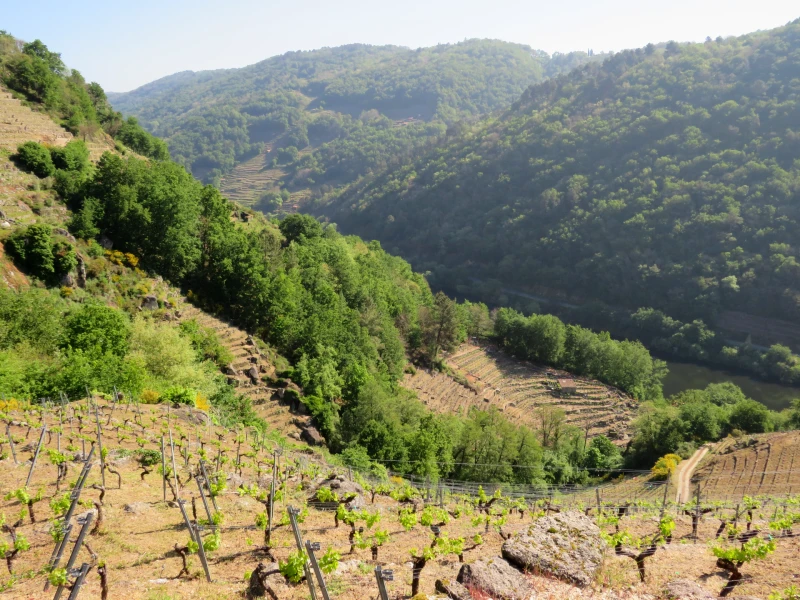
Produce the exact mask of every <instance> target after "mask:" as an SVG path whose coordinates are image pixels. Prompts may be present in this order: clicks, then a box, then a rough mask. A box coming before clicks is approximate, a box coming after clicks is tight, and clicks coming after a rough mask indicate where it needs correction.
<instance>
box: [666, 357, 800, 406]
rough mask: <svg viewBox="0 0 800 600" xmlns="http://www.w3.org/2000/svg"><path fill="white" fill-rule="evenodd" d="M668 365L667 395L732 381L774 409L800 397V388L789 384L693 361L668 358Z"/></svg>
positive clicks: (753, 397)
mask: <svg viewBox="0 0 800 600" xmlns="http://www.w3.org/2000/svg"><path fill="white" fill-rule="evenodd" d="M667 365H668V366H669V375H667V376H666V378H665V379H664V397H667V396H671V395H672V394H677V393H678V392H682V391H683V390H689V389H693V388H694V389H702V388H704V387H706V386H707V385H708V384H709V383H722V382H724V381H730V382H732V383H735V384H736V385H738V386H739V387H740V388H742V391H743V392H744V393H745V395H746V396H747V397H749V398H752V399H753V400H758V401H759V402H761V403H762V404H764V405H765V406H767V408H771V409H772V410H783V409H784V408H789V405H790V403H791V401H792V400H794V399H795V398H800V388H796V387H792V386H789V385H781V384H779V383H767V382H765V381H759V380H758V379H753V378H751V377H747V376H746V375H735V374H732V373H728V372H727V371H721V370H719V369H710V368H708V367H703V366H700V365H695V364H691V363H679V362H672V361H667Z"/></svg>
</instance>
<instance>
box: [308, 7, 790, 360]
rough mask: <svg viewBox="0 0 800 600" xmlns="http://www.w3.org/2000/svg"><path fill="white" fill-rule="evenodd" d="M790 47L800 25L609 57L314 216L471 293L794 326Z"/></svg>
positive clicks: (543, 86) (534, 91) (543, 87)
mask: <svg viewBox="0 0 800 600" xmlns="http://www.w3.org/2000/svg"><path fill="white" fill-rule="evenodd" d="M798 47H800V21H795V22H793V23H791V24H789V25H787V26H785V27H781V28H778V29H774V30H771V31H766V32H758V33H754V34H751V35H746V36H742V37H738V38H729V39H725V40H723V39H718V40H716V41H708V42H706V43H704V44H682V45H679V44H677V43H674V42H671V43H669V44H666V45H664V46H660V47H656V46H653V45H648V46H647V47H646V48H641V49H638V50H629V51H624V52H620V53H618V54H615V55H614V56H613V57H611V58H607V59H606V60H605V61H604V62H603V63H602V64H599V63H593V64H588V65H584V66H582V67H580V68H578V69H576V70H574V71H572V72H570V73H567V74H564V75H561V76H559V77H557V78H555V79H552V80H549V81H545V82H542V83H539V84H537V85H533V86H531V87H530V88H529V89H528V90H527V91H526V92H525V93H524V95H523V96H522V98H521V99H520V100H519V101H518V102H517V103H516V104H515V105H514V107H513V108H512V109H511V110H509V111H507V112H506V113H505V114H503V115H502V116H501V117H499V118H493V119H489V120H487V121H485V122H484V123H483V124H482V125H481V126H480V127H478V128H476V129H474V130H469V131H466V132H464V133H462V134H461V135H459V136H458V137H457V138H456V139H452V140H451V141H450V142H449V143H447V144H444V145H442V146H441V147H438V148H435V149H433V150H431V151H429V152H427V153H425V154H424V155H423V156H420V157H417V158H415V159H413V160H411V161H409V162H408V163H407V164H405V165H403V166H401V167H398V168H395V169H393V170H390V171H388V172H386V173H383V174H380V175H378V176H376V177H374V178H368V179H365V180H364V181H362V182H360V183H358V184H356V185H353V186H351V188H350V189H348V190H347V191H346V192H345V193H343V194H338V195H336V194H334V195H331V196H329V197H328V198H327V201H326V202H325V203H324V204H325V205H324V207H323V208H320V209H319V212H321V213H324V214H326V215H328V216H329V217H330V218H331V220H333V221H335V222H337V223H338V224H339V225H340V226H341V228H342V230H345V231H348V232H353V233H358V234H359V235H361V236H364V237H367V238H376V239H379V240H381V242H382V243H384V245H385V246H386V247H387V248H389V249H390V250H391V251H393V252H398V253H401V254H402V255H403V256H404V257H406V258H407V259H409V260H411V261H412V263H413V264H414V266H415V268H417V269H419V270H422V271H431V272H432V274H433V275H434V277H435V281H436V285H438V286H440V287H445V288H446V289H455V288H456V287H458V288H459V289H460V290H461V291H462V292H463V293H467V294H473V295H481V292H482V291H484V289H483V288H485V287H486V285H485V284H486V282H487V281H491V282H493V283H491V286H494V288H495V289H496V290H500V289H501V288H503V289H508V288H515V289H518V290H519V289H522V290H528V291H529V292H530V291H532V290H536V292H537V293H540V294H552V295H556V296H561V297H562V298H563V297H565V296H566V297H569V298H574V299H576V300H577V301H578V302H579V303H580V302H586V301H591V300H602V301H604V302H606V303H607V304H611V305H616V306H624V307H629V308H632V309H635V308H636V307H640V306H650V307H655V308H660V309H662V310H664V311H667V312H668V313H670V314H672V315H673V316H675V317H679V318H682V319H684V320H688V321H691V320H692V319H696V318H699V317H703V318H706V319H713V318H714V317H715V315H717V314H718V313H719V312H720V311H723V310H739V311H743V312H746V313H749V314H757V315H764V316H769V317H780V318H783V319H786V320H789V321H796V320H797V319H800V265H798V256H800V247H798V243H797V240H798V239H800V238H799V237H798V236H799V234H800V213H799V212H798V208H797V206H798V199H799V198H800V161H798V156H799V155H800V154H798V153H799V152H800V87H798V81H800V52H798V50H797V49H798ZM491 286H490V287H491ZM691 343H693V344H702V340H701V339H696V340H692V342H691Z"/></svg>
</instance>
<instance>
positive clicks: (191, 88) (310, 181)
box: [109, 40, 600, 210]
mask: <svg viewBox="0 0 800 600" xmlns="http://www.w3.org/2000/svg"><path fill="white" fill-rule="evenodd" d="M599 58H600V57H599V56H598V57H597V59H598V60H599ZM591 59H592V57H589V56H588V55H587V54H586V53H584V52H576V53H571V54H565V55H554V56H549V55H548V54H546V53H544V52H541V51H537V50H533V49H531V48H529V47H527V46H522V45H519V44H511V43H506V42H500V41H495V40H469V41H465V42H462V43H459V44H444V45H438V46H434V47H430V48H420V49H417V50H411V49H409V48H404V47H400V46H367V45H361V44H353V45H349V46H341V47H337V48H323V49H320V50H314V51H310V52H289V53H287V54H284V55H282V56H276V57H273V58H269V59H267V60H264V61H262V62H260V63H257V64H254V65H251V66H249V67H244V68H241V69H226V70H217V71H204V72H200V73H193V72H182V73H176V74H174V75H170V76H169V77H165V78H162V79H159V80H158V81H154V82H152V83H149V84H147V85H145V86H142V87H141V88H139V89H137V90H134V91H132V92H128V93H124V94H110V95H109V98H110V100H111V102H112V103H113V105H114V107H115V108H116V109H117V110H120V111H122V112H123V113H124V114H126V115H133V116H135V117H137V118H138V119H139V120H140V122H141V124H142V125H143V126H144V127H145V128H146V129H148V130H149V131H150V132H152V133H153V134H155V135H157V136H160V137H162V138H164V139H166V140H167V141H168V143H169V147H170V152H171V154H172V157H173V158H174V159H175V160H176V161H177V162H179V163H181V164H183V165H184V166H186V167H187V168H189V169H190V170H191V171H192V173H193V174H194V175H195V176H197V177H200V178H201V179H205V180H206V181H212V182H216V183H219V182H220V179H221V178H222V176H223V175H226V174H229V173H230V172H231V170H232V169H233V168H234V166H235V165H237V164H239V163H241V162H244V161H247V160H252V159H254V158H255V162H256V163H257V169H250V170H248V172H246V173H244V174H239V173H237V174H234V175H233V176H232V177H234V178H235V179H236V181H234V182H231V180H230V179H231V176H230V175H229V177H228V180H227V181H225V180H223V181H222V185H221V187H222V189H223V191H224V192H226V193H228V194H229V195H231V196H232V197H234V198H236V199H237V200H240V201H243V202H246V203H248V204H253V203H256V202H259V201H261V200H262V198H263V196H264V193H265V192H270V191H271V192H274V193H273V194H270V195H268V196H267V197H266V198H265V199H263V206H262V207H261V208H263V209H264V210H271V209H275V208H277V207H279V206H280V204H281V202H283V201H285V200H286V199H287V198H288V194H287V193H284V194H283V196H282V197H281V196H280V195H278V193H279V192H280V191H281V190H287V191H288V192H292V191H297V190H300V189H314V190H318V189H320V188H322V189H323V191H325V190H326V189H329V188H326V187H324V186H331V185H340V184H342V183H347V182H350V181H353V180H354V179H356V178H357V177H359V176H361V175H364V174H366V173H369V172H372V171H375V170H380V169H382V168H385V167H386V166H388V165H391V164H397V163H398V161H400V160H402V159H403V158H404V157H408V156H412V155H415V154H417V153H418V152H421V151H422V150H423V149H424V148H425V147H429V146H430V145H431V144H432V143H433V142H434V141H436V140H439V139H440V138H443V137H444V136H445V135H446V134H447V133H448V131H449V133H450V134H452V133H453V132H455V131H457V130H458V129H459V127H460V126H459V125H457V123H458V122H459V121H460V120H462V119H469V118H474V117H476V116H478V115H482V114H486V113H489V112H492V111H495V110H498V109H505V108H507V107H508V106H510V105H511V103H512V102H514V101H515V100H517V99H518V98H519V95H520V94H521V93H522V92H523V91H524V90H525V88H526V87H528V86H529V85H530V84H532V83H536V82H539V81H542V80H543V79H545V78H547V77H552V76H555V75H557V74H559V73H561V72H564V71H566V70H569V69H571V68H573V67H575V66H578V65H580V64H583V63H584V62H586V61H588V60H591ZM448 126H450V129H449V130H448ZM272 167H278V168H279V172H278V173H277V174H276V175H275V176H274V177H261V178H259V177H258V176H256V178H255V181H252V179H253V178H252V175H253V174H252V173H250V172H249V171H252V170H257V171H263V170H269V169H270V168H272ZM242 180H244V181H242Z"/></svg>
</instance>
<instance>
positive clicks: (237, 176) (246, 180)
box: [220, 147, 283, 206]
mask: <svg viewBox="0 0 800 600" xmlns="http://www.w3.org/2000/svg"><path fill="white" fill-rule="evenodd" d="M270 150H271V148H269V147H268V148H266V149H265V150H264V151H263V152H261V153H260V154H257V155H256V156H254V157H253V158H251V159H249V160H246V161H244V162H241V163H239V164H238V165H236V167H235V168H234V169H233V171H232V172H231V173H230V174H229V175H226V176H225V177H223V178H222V181H221V182H220V190H221V191H222V193H223V194H224V195H225V197H226V198H229V199H231V200H233V201H235V202H239V203H241V204H244V205H245V206H252V205H253V204H255V203H256V202H258V200H259V199H260V198H261V196H262V195H263V194H264V193H265V192H267V191H269V190H271V189H273V188H276V187H277V183H278V181H280V179H281V177H282V176H283V172H282V171H281V170H280V169H273V168H272V167H271V162H272V158H273V155H272V154H271V153H270Z"/></svg>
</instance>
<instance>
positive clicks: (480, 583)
mask: <svg viewBox="0 0 800 600" xmlns="http://www.w3.org/2000/svg"><path fill="white" fill-rule="evenodd" d="M457 581H458V583H460V584H462V585H463V586H464V587H466V588H468V589H475V590H480V591H482V592H485V593H487V594H489V595H490V596H491V597H492V598H494V599H495V600H528V599H529V598H530V597H531V596H532V595H533V593H534V591H533V587H531V584H530V583H529V582H528V580H527V579H526V578H525V576H524V575H523V574H522V573H520V572H519V571H517V570H516V569H515V568H514V567H512V566H511V565H510V564H508V563H507V562H506V561H505V560H503V559H502V558H500V557H497V558H482V559H480V560H478V561H475V562H474V563H471V564H467V565H463V566H462V567H461V570H460V571H459V572H458V578H457Z"/></svg>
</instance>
